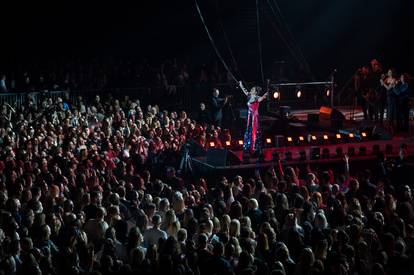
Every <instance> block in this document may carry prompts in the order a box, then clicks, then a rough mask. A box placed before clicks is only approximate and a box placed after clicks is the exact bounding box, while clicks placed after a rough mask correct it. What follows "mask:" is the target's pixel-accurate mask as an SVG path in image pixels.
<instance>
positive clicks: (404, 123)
mask: <svg viewBox="0 0 414 275" xmlns="http://www.w3.org/2000/svg"><path fill="white" fill-rule="evenodd" d="M409 119H410V99H409V98H404V99H399V100H398V103H397V129H398V130H400V131H404V132H408V128H409V123H410V122H409Z"/></svg>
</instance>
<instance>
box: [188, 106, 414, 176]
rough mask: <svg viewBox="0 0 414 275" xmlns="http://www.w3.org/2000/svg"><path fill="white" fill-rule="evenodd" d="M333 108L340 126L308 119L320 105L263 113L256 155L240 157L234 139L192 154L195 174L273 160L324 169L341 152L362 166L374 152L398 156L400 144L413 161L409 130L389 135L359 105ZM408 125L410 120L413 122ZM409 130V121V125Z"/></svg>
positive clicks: (248, 168) (340, 156) (244, 168)
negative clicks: (280, 114)
mask: <svg viewBox="0 0 414 275" xmlns="http://www.w3.org/2000/svg"><path fill="white" fill-rule="evenodd" d="M336 109H337V110H338V111H339V112H341V113H342V114H343V116H344V118H345V119H343V121H342V122H341V125H340V127H338V126H337V125H328V126H327V125H324V124H323V123H322V122H321V120H319V121H317V122H316V121H309V117H310V116H312V115H318V114H319V111H320V110H319V109H307V110H294V111H292V112H291V117H290V118H289V119H278V118H275V117H272V116H262V117H261V121H260V123H261V127H262V129H263V133H262V135H264V136H263V137H262V140H263V142H262V144H263V146H262V147H263V154H262V155H261V156H244V157H243V151H242V150H241V149H242V146H237V142H236V146H231V147H227V148H223V149H217V148H209V149H208V150H207V152H206V155H205V156H191V160H192V167H193V170H194V171H196V172H197V173H199V174H200V175H206V174H210V175H211V174H214V175H219V174H226V173H229V172H232V171H234V172H237V171H239V173H243V172H241V171H245V172H248V173H249V172H251V171H252V170H255V169H266V168H268V167H271V166H274V165H275V162H277V161H278V160H281V162H282V163H283V164H284V165H294V166H304V165H314V164H318V166H320V167H324V166H326V167H329V166H330V165H331V166H332V165H340V164H341V163H343V155H344V154H347V155H349V157H350V163H352V164H354V165H358V167H361V166H364V165H367V164H369V163H371V164H372V163H374V162H375V160H376V159H377V157H378V153H379V152H384V153H385V154H386V155H387V156H388V157H389V158H397V157H399V153H400V148H401V146H403V147H404V148H405V151H406V153H407V158H408V159H409V160H412V159H413V156H414V138H413V135H412V134H411V135H410V134H408V133H399V134H396V135H394V136H392V135H391V134H390V133H389V132H387V130H386V129H385V127H383V126H382V125H380V124H377V123H375V122H372V121H365V120H364V118H363V113H362V110H361V109H360V108H357V109H355V110H352V108H350V107H338V108H336ZM350 118H353V119H350ZM410 123H411V124H413V121H411V122H410ZM413 128H414V127H413V126H412V125H411V127H410V129H413ZM325 137H327V138H326V139H325ZM241 140H242V139H240V140H239V141H238V142H241ZM288 140H290V141H291V142H289V141H288ZM267 141H271V142H269V143H267ZM233 144H234V142H233ZM239 145H240V144H239ZM220 150H221V151H220ZM212 151H215V152H212ZM213 153H214V154H213Z"/></svg>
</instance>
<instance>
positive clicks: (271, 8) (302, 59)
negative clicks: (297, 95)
mask: <svg viewBox="0 0 414 275" xmlns="http://www.w3.org/2000/svg"><path fill="white" fill-rule="evenodd" d="M267 4H268V5H269V7H270V10H271V12H272V14H273V16H274V17H275V18H276V20H277V22H278V23H279V24H280V25H282V24H283V23H282V22H281V20H280V19H279V17H278V15H277V13H276V11H275V9H274V8H273V6H272V4H271V3H270V1H269V0H267ZM275 5H276V6H277V4H275ZM277 8H278V11H279V13H280V9H279V7H278V6H277ZM280 17H282V18H283V16H282V14H281V13H280ZM271 25H272V26H273V28H274V29H275V30H276V32H277V33H278V34H279V37H280V39H282V41H283V42H284V43H285V45H286V47H287V48H288V50H289V51H290V53H291V54H292V56H293V57H294V58H295V60H296V61H297V62H298V63H299V64H302V65H304V67H305V69H306V71H307V73H308V74H309V76H310V77H311V78H312V79H313V74H312V72H311V71H310V69H309V65H308V63H307V61H306V59H305V57H304V56H303V54H302V55H301V56H300V57H298V55H297V53H296V51H300V50H297V48H296V50H295V49H294V48H293V47H292V46H291V44H290V43H289V41H288V40H287V39H286V38H285V36H284V35H283V33H282V32H281V31H280V30H279V29H278V28H277V27H276V26H275V25H274V24H271ZM284 25H285V26H287V24H286V23H285V24H284ZM287 28H288V27H287ZM291 36H292V37H293V35H291ZM292 40H293V38H292Z"/></svg>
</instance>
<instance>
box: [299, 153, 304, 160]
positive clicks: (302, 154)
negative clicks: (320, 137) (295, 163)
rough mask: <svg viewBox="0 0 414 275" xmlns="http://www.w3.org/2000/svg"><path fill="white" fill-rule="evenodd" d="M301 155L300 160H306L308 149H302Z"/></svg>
mask: <svg viewBox="0 0 414 275" xmlns="http://www.w3.org/2000/svg"><path fill="white" fill-rule="evenodd" d="M299 156H300V157H299V158H300V160H306V151H300V152H299Z"/></svg>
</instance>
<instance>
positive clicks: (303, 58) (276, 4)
mask: <svg viewBox="0 0 414 275" xmlns="http://www.w3.org/2000/svg"><path fill="white" fill-rule="evenodd" d="M272 2H273V5H274V6H275V7H276V9H277V11H278V13H279V15H280V18H281V21H282V22H283V25H284V26H285V28H286V30H287V33H288V35H289V36H290V39H291V40H292V43H293V47H294V48H296V50H297V52H298V54H299V56H300V57H301V58H302V61H303V63H304V65H305V68H306V70H307V71H308V74H310V76H311V78H313V73H312V71H311V69H310V66H309V63H308V61H307V60H306V57H305V55H304V54H303V52H302V49H301V48H300V47H299V46H298V44H297V43H296V41H295V38H294V36H293V34H292V31H291V30H290V28H289V25H288V24H287V23H286V19H285V17H284V16H283V13H282V11H281V9H280V7H279V4H278V3H277V0H272Z"/></svg>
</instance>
